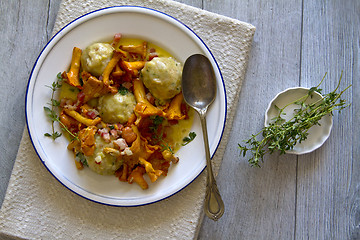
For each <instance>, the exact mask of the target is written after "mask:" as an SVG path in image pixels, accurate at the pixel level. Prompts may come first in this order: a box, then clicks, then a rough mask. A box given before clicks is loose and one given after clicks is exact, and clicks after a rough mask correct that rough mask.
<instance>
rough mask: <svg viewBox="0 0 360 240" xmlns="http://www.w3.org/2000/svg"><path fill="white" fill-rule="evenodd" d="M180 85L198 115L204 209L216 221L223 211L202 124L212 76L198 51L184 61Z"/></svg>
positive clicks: (211, 94) (212, 91)
mask: <svg viewBox="0 0 360 240" xmlns="http://www.w3.org/2000/svg"><path fill="white" fill-rule="evenodd" d="M181 84H182V91H183V95H184V100H185V102H186V103H187V104H188V105H189V106H190V107H192V108H193V109H194V110H195V111H196V112H197V113H198V114H199V117H200V121H201V127H202V132H203V137H204V145H205V155H206V165H207V185H206V196H205V204H204V211H205V214H206V215H207V216H208V217H209V218H211V219H212V220H215V221H216V220H218V219H219V218H220V217H221V216H222V215H223V214H224V202H223V200H222V198H221V195H220V193H219V190H218V187H217V184H216V181H215V178H214V174H213V171H212V167H211V161H210V150H209V140H208V135H207V127H206V113H207V110H208V107H209V106H210V104H211V103H212V102H213V101H214V100H215V97H216V78H215V74H214V69H213V68H212V65H211V63H210V61H209V59H208V58H207V57H205V56H204V55H201V54H195V55H192V56H190V57H189V58H188V59H187V60H186V61H185V64H184V68H183V74H182V82H181Z"/></svg>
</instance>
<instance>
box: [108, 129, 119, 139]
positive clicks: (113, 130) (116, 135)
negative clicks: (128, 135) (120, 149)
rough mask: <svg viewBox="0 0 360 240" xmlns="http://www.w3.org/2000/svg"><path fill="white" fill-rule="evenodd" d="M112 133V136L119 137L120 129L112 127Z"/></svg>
mask: <svg viewBox="0 0 360 240" xmlns="http://www.w3.org/2000/svg"><path fill="white" fill-rule="evenodd" d="M110 135H111V137H113V138H114V139H116V138H118V137H119V135H118V131H117V130H116V129H111V130H110Z"/></svg>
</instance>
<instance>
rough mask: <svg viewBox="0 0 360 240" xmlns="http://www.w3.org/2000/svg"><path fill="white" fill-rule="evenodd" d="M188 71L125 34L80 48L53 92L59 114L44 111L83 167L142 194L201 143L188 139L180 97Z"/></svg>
mask: <svg viewBox="0 0 360 240" xmlns="http://www.w3.org/2000/svg"><path fill="white" fill-rule="evenodd" d="M181 71H182V66H181V64H180V63H179V62H178V61H177V60H176V59H175V58H174V57H173V56H171V55H170V54H169V53H168V52H166V51H164V50H163V49H161V48H159V47H158V46H156V45H154V44H152V43H149V42H146V41H143V40H140V39H127V38H122V36H121V34H115V36H114V39H113V41H112V42H110V43H95V44H91V45H90V46H88V47H86V48H85V50H82V49H80V48H78V47H74V49H73V52H72V58H71V64H70V68H69V70H68V71H65V72H63V73H62V74H60V75H58V81H57V82H56V83H54V84H53V87H52V89H53V95H52V99H51V104H52V108H51V109H50V108H46V107H45V110H46V112H47V113H48V116H49V117H50V118H51V120H52V123H54V122H55V121H57V122H59V124H60V127H61V128H62V130H63V133H64V135H65V136H66V137H67V138H68V139H69V141H70V143H69V145H68V149H69V150H70V151H72V152H73V153H74V158H75V165H76V167H77V168H78V169H83V168H84V167H85V166H88V167H89V168H90V169H91V170H92V171H94V172H96V173H98V174H101V175H115V176H116V177H117V178H119V180H120V181H124V182H128V183H133V182H136V183H137V184H138V185H139V186H140V187H141V188H142V189H147V188H148V181H146V178H148V179H149V180H150V181H151V182H155V181H156V180H157V179H158V178H159V177H161V176H166V175H167V173H168V169H169V167H170V166H171V164H176V163H177V162H178V161H179V159H178V157H177V156H176V155H175V152H176V151H177V150H178V149H179V148H180V147H181V146H183V145H185V144H187V143H188V142H189V139H190V141H191V140H192V139H193V138H194V137H195V135H196V134H195V133H190V136H191V138H188V137H186V136H187V135H189V131H190V128H191V125H192V122H193V111H191V110H190V108H189V107H188V106H187V105H186V103H185V102H184V99H183V95H182V93H181V88H180V86H181V82H180V81H181ZM157 76H158V77H157ZM56 88H60V94H59V95H58V96H59V99H55V98H54V96H55V95H54V92H55V90H56ZM57 106H59V109H60V114H59V117H57V115H56V112H55V110H54V109H55V107H57ZM45 135H46V136H51V137H53V138H54V139H55V138H57V137H59V136H60V135H61V134H60V133H57V132H54V131H53V134H48V133H47V134H45ZM145 176H147V177H145Z"/></svg>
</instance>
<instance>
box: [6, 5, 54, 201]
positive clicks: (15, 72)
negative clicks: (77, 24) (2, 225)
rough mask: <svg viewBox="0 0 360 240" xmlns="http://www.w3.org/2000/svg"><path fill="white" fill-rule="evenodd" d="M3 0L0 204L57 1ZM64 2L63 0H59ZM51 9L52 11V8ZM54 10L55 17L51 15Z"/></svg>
mask: <svg viewBox="0 0 360 240" xmlns="http://www.w3.org/2000/svg"><path fill="white" fill-rule="evenodd" d="M49 2H50V1H47V0H41V1H20V0H17V1H0V11H1V13H0V23H1V27H0V35H1V36H2V38H3V39H2V44H1V45H0V56H1V58H0V72H1V73H2V76H1V81H0V96H1V99H2V100H1V101H0V112H1V113H8V114H1V115H0V132H1V135H2V138H3V139H6V141H1V142H0V152H1V154H0V178H1V184H0V205H1V204H2V202H3V199H4V196H5V192H6V188H7V183H8V181H9V178H10V174H11V169H12V167H13V164H14V160H15V157H16V153H17V148H18V145H19V143H20V139H21V136H22V132H23V129H24V125H25V114H24V107H25V100H24V99H25V89H26V85H27V81H28V78H29V75H30V72H31V69H32V67H33V64H34V62H35V60H36V58H37V56H38V54H39V53H40V51H41V49H42V48H43V47H44V45H45V43H46V42H47V40H48V37H49V35H50V33H49V32H50V30H51V28H52V25H53V23H52V25H51V24H50V25H49V22H53V21H54V16H55V14H54V13H55V12H57V10H56V4H55V2H56V1H51V4H50V3H49ZM57 2H60V1H57ZM49 11H50V12H49ZM49 13H51V14H50V15H51V17H49Z"/></svg>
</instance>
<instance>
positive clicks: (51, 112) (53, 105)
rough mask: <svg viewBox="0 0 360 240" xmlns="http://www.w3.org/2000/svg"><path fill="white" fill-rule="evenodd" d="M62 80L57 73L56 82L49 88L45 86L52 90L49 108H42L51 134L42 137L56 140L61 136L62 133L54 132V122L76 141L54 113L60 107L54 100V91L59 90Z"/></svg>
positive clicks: (73, 135)
mask: <svg viewBox="0 0 360 240" xmlns="http://www.w3.org/2000/svg"><path fill="white" fill-rule="evenodd" d="M63 81H64V79H63V77H62V76H61V73H60V72H59V73H58V74H57V76H56V81H54V82H53V83H52V84H51V86H48V85H46V87H48V88H50V89H51V90H52V93H51V99H50V102H49V103H48V105H49V106H50V107H46V106H44V111H45V113H46V115H47V116H48V117H49V119H50V120H51V133H45V134H44V136H46V137H51V138H52V139H53V140H55V139H57V138H58V137H60V136H62V133H59V132H58V131H55V122H58V123H59V124H60V127H61V129H62V130H64V131H66V132H67V133H69V134H70V136H71V137H72V138H74V139H77V136H76V135H75V134H74V133H72V132H71V131H70V130H69V129H68V128H67V127H66V126H65V125H64V124H63V123H62V122H61V121H60V118H59V116H58V115H57V113H56V110H55V109H56V108H57V107H59V106H60V102H59V101H57V100H56V99H55V93H56V91H57V90H58V89H59V88H61V86H62V83H63Z"/></svg>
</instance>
